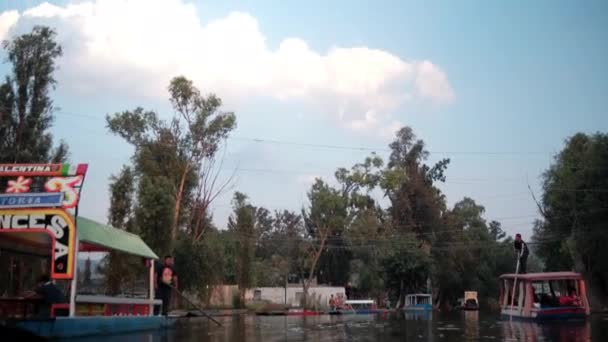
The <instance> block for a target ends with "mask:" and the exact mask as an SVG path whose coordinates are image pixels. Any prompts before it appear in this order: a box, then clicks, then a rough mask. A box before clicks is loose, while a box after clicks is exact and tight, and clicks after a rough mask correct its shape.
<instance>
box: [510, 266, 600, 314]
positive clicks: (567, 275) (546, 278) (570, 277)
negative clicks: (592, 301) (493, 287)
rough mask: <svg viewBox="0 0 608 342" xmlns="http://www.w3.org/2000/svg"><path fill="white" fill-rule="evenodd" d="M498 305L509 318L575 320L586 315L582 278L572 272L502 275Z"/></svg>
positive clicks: (586, 306) (587, 304) (585, 293)
mask: <svg viewBox="0 0 608 342" xmlns="http://www.w3.org/2000/svg"><path fill="white" fill-rule="evenodd" d="M500 305H501V314H502V316H503V317H504V318H509V319H511V318H515V319H524V320H535V321H548V320H573V319H574V320H577V319H585V318H587V317H588V316H589V314H590V308H589V301H588V298H587V290H586V287H585V280H584V279H583V277H582V275H581V274H579V273H575V272H550V273H527V274H517V275H516V274H505V275H502V276H500Z"/></svg>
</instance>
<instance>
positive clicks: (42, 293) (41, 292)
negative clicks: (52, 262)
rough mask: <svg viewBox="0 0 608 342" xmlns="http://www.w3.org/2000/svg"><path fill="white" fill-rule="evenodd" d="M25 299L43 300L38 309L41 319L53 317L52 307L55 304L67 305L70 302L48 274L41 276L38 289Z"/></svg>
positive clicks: (26, 295) (29, 293) (28, 294)
mask: <svg viewBox="0 0 608 342" xmlns="http://www.w3.org/2000/svg"><path fill="white" fill-rule="evenodd" d="M24 297H25V298H28V299H35V298H36V299H40V300H41V304H40V306H39V307H38V317H39V318H49V317H51V306H52V305H53V304H66V303H67V302H68V301H67V299H66V297H65V295H64V294H63V292H62V291H61V289H60V288H59V287H58V286H57V285H55V283H54V282H53V281H52V280H51V278H50V277H49V276H48V275H47V274H44V275H42V276H40V277H39V278H38V285H37V287H36V289H34V291H30V292H28V293H26V294H25V296H24Z"/></svg>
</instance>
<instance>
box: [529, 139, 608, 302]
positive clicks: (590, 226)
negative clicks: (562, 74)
mask: <svg viewBox="0 0 608 342" xmlns="http://www.w3.org/2000/svg"><path fill="white" fill-rule="evenodd" d="M606 189H608V134H605V133H595V134H592V135H587V134H583V133H578V134H576V135H574V136H572V137H570V138H569V139H567V140H566V146H565V147H564V149H563V150H562V151H561V152H560V153H559V154H558V155H557V156H556V157H555V161H554V163H553V164H552V165H551V166H550V167H549V169H548V170H547V171H546V172H545V173H544V175H543V191H544V193H543V196H542V201H541V203H539V208H540V211H541V214H542V215H543V221H542V222H538V223H537V224H536V226H535V236H534V241H535V242H536V243H537V244H538V248H537V253H538V255H539V256H541V257H542V258H543V259H544V260H545V266H546V268H547V270H554V271H558V270H559V271H561V270H568V269H576V270H578V271H580V272H582V273H583V275H584V276H585V278H586V280H587V284H588V287H589V289H590V295H591V304H592V305H593V306H598V307H599V306H605V305H606V304H608V253H606V248H605V245H606V242H607V240H608V239H607V238H606V234H605V229H604V226H605V222H606V221H608V210H607V209H606V208H608V191H606Z"/></svg>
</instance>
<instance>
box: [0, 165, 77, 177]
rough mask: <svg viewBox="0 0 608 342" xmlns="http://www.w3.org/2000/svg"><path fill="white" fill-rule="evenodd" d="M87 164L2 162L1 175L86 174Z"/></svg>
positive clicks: (45, 175)
mask: <svg viewBox="0 0 608 342" xmlns="http://www.w3.org/2000/svg"><path fill="white" fill-rule="evenodd" d="M86 171H87V164H77V165H70V164H0V176H9V177H10V176H27V177H31V176H44V177H52V176H64V177H65V176H76V175H84V174H85V173H86Z"/></svg>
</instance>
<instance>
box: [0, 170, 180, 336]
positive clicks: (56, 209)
mask: <svg viewBox="0 0 608 342" xmlns="http://www.w3.org/2000/svg"><path fill="white" fill-rule="evenodd" d="M86 171H87V165H86V164H79V165H67V164H0V177H2V178H0V179H6V178H8V179H9V181H8V186H7V187H6V192H7V193H5V194H0V249H2V250H3V252H4V251H6V252H7V253H14V254H15V255H17V256H19V255H29V256H31V257H36V258H40V260H48V261H49V265H50V266H49V270H50V272H49V273H50V278H51V279H52V280H53V281H55V282H64V283H65V285H69V286H67V287H66V288H67V290H66V294H67V296H66V298H69V301H68V303H65V304H53V305H52V306H51V308H50V316H49V315H46V317H40V316H36V315H35V313H34V311H35V309H34V308H35V306H36V303H35V302H34V300H33V299H28V298H23V297H18V296H14V297H11V298H7V297H2V298H0V327H2V328H3V329H11V330H21V331H24V332H29V333H31V334H34V335H37V336H41V337H45V338H65V337H76V336H88V335H103V334H110V333H111V334H116V333H128V332H134V331H142V330H156V329H162V328H168V327H171V326H173V325H174V324H175V323H176V320H177V318H175V317H162V316H155V315H154V311H155V310H154V309H155V307H160V306H161V305H162V304H161V301H160V300H155V299H154V288H153V284H154V261H155V260H157V259H158V257H157V255H156V254H155V253H154V252H153V251H152V250H151V249H150V248H149V247H148V246H147V245H146V244H145V243H144V242H143V241H142V240H141V239H140V237H139V236H137V235H134V234H131V233H128V232H126V231H124V230H121V229H116V228H113V227H109V226H106V225H103V224H99V223H97V222H95V221H92V220H89V219H86V218H84V217H78V204H79V200H80V197H81V189H82V185H83V182H84V178H85V174H86ZM32 184H39V185H37V187H36V188H34V186H33V185H32ZM42 184H43V186H42ZM30 185H32V186H31V188H32V190H33V191H30ZM108 251H118V252H122V253H125V254H130V255H134V256H138V257H141V258H142V259H143V260H145V262H142V268H143V269H146V268H147V274H148V276H147V278H148V286H147V290H146V294H145V295H144V298H122V297H108V296H92V295H80V294H78V279H77V278H78V269H77V268H78V263H77V262H76V260H77V254H78V253H79V252H108ZM0 271H2V272H5V270H0Z"/></svg>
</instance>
